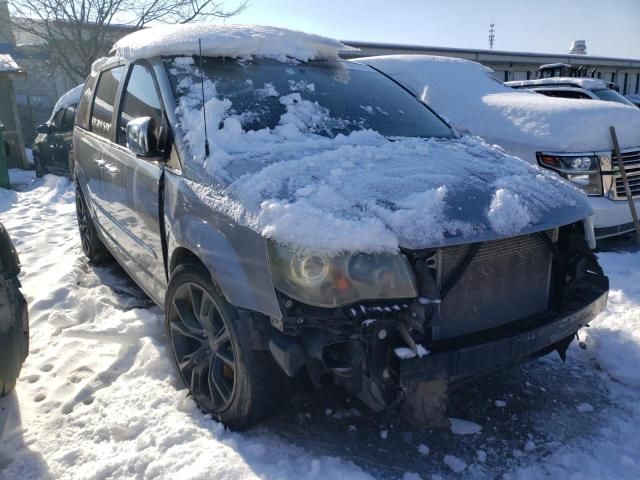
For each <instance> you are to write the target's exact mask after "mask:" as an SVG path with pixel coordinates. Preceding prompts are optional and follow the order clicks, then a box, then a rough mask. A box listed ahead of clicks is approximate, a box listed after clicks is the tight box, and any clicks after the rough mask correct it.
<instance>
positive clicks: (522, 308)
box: [433, 231, 557, 340]
mask: <svg viewBox="0 0 640 480" xmlns="http://www.w3.org/2000/svg"><path fill="white" fill-rule="evenodd" d="M545 234H546V235H548V236H549V237H550V238H551V239H553V240H555V236H556V235H557V231H550V232H547V233H545ZM468 249H469V245H463V246H456V247H447V248H443V249H442V250H440V272H441V273H440V275H439V277H440V278H439V281H440V285H441V286H442V285H443V284H446V282H447V279H448V278H449V277H450V275H451V274H452V272H453V271H454V270H455V269H456V267H457V266H458V265H459V264H460V262H461V261H462V259H463V258H464V256H465V253H466V252H467V250H468ZM551 261H552V256H551V252H550V251H549V248H548V247H547V246H546V245H545V242H544V240H543V239H542V238H541V237H540V234H533V235H525V236H521V237H515V238H510V239H506V240H497V241H492V242H487V243H485V244H484V245H483V246H482V247H480V249H479V250H478V252H477V253H476V255H475V257H474V258H473V260H472V261H471V262H470V264H469V265H468V267H467V269H466V270H465V272H464V274H463V275H462V276H461V277H460V279H459V281H458V282H457V283H456V284H455V286H454V287H453V288H452V289H451V291H450V292H449V293H448V295H447V296H446V298H445V299H444V300H443V302H442V305H441V309H440V318H439V320H438V321H437V325H434V329H433V335H434V340H444V339H448V338H453V337H457V336H460V335H466V334H470V333H474V332H478V331H482V330H486V329H489V328H493V327H497V326H500V325H504V324H506V323H509V322H513V321H515V320H518V319H520V318H523V317H526V316H528V315H530V314H533V313H536V312H539V311H542V310H545V309H546V308H547V305H548V298H549V283H550V279H551Z"/></svg>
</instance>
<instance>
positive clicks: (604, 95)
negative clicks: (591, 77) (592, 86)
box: [592, 88, 635, 107]
mask: <svg viewBox="0 0 640 480" xmlns="http://www.w3.org/2000/svg"><path fill="white" fill-rule="evenodd" d="M592 92H593V93H594V94H595V95H596V97H598V98H599V99H600V100H605V101H607V102H618V103H624V104H625V105H629V106H630V107H635V105H634V104H633V103H632V102H630V101H629V100H627V99H626V98H624V97H623V96H622V95H620V94H619V93H618V92H616V91H615V90H611V89H610V88H603V89H601V90H592Z"/></svg>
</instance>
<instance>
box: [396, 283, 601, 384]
mask: <svg viewBox="0 0 640 480" xmlns="http://www.w3.org/2000/svg"><path fill="white" fill-rule="evenodd" d="M592 294H593V295H592V296H590V297H591V298H589V299H588V301H587V302H586V303H585V305H584V306H583V307H582V308H580V309H578V310H573V311H563V312H554V311H546V312H543V313H541V314H537V315H533V316H531V317H529V318H527V319H522V320H520V321H518V322H516V323H514V324H511V325H505V326H504V327H501V328H497V329H494V330H492V331H488V332H483V333H482V334H480V335H470V336H468V337H465V338H460V339H457V340H456V341H454V342H449V343H448V344H442V345H440V346H439V347H437V348H434V349H432V350H431V353H430V354H429V355H427V356H424V357H422V358H418V357H415V358H411V359H406V360H402V361H401V362H400V384H401V386H403V387H408V386H410V385H412V384H415V383H417V382H420V381H428V380H434V379H440V378H444V379H447V380H448V381H449V382H450V383H460V382H462V381H465V380H469V379H471V378H473V377H477V376H480V375H484V374H487V373H490V372H491V371H494V370H497V369H499V368H502V367H505V366H508V365H511V364H515V363H520V362H523V361H525V360H528V359H530V358H533V357H536V356H539V355H541V354H545V353H548V352H549V351H551V350H553V349H555V346H556V345H560V344H562V342H563V341H567V343H566V344H565V346H566V345H568V342H569V341H570V340H571V339H572V337H573V336H574V335H575V334H576V332H577V331H578V330H579V329H580V328H582V327H584V326H585V325H586V324H588V323H589V322H590V321H591V320H593V319H594V318H595V317H596V316H597V315H598V314H599V313H600V312H602V311H603V310H604V308H605V306H606V304H607V297H608V282H607V284H606V285H602V286H600V288H596V289H594V290H593V292H592Z"/></svg>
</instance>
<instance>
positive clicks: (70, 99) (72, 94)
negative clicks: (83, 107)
mask: <svg viewBox="0 0 640 480" xmlns="http://www.w3.org/2000/svg"><path fill="white" fill-rule="evenodd" d="M83 88H84V83H81V84H80V85H77V86H75V87H73V88H72V89H71V90H69V91H68V92H66V93H65V94H63V95H62V96H61V97H60V98H59V99H58V101H57V102H56V104H55V105H54V107H53V114H52V115H55V113H56V112H57V111H58V110H60V109H61V108H67V107H68V106H70V105H77V104H78V102H80V97H81V96H82V89H83Z"/></svg>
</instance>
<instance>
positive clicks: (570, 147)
mask: <svg viewBox="0 0 640 480" xmlns="http://www.w3.org/2000/svg"><path fill="white" fill-rule="evenodd" d="M357 61H358V62H360V63H366V64H369V65H372V66H374V67H375V68H378V69H380V70H382V71H383V72H385V73H386V74H388V75H390V76H391V77H393V78H395V79H396V80H397V81H399V82H400V83H402V84H404V85H405V86H406V87H407V88H409V89H410V90H412V91H413V92H414V93H415V94H416V95H417V96H419V97H420V98H422V100H423V101H425V103H427V104H428V105H429V106H431V107H432V108H434V110H435V111H436V112H438V113H439V114H441V115H443V116H444V117H445V118H447V120H448V121H449V122H450V123H451V124H452V125H453V126H455V127H456V128H457V129H458V130H460V131H462V132H471V133H472V134H474V135H479V136H480V137H482V138H484V139H485V140H486V141H488V142H489V143H495V144H498V145H501V146H503V147H504V148H507V146H509V147H511V146H522V145H526V146H527V148H532V149H533V150H534V151H536V150H551V151H558V152H584V151H603V150H611V148H612V147H611V137H610V133H609V126H611V125H613V126H615V127H616V130H617V133H618V138H619V140H620V142H621V145H622V146H623V148H625V147H637V146H640V111H638V109H634V108H632V107H630V106H625V105H622V104H618V103H614V102H604V101H600V100H591V101H588V102H580V101H576V100H572V99H566V98H551V97H547V96H544V95H540V94H538V93H534V92H531V91H526V90H514V89H512V88H510V87H506V86H504V85H503V84H502V83H500V82H498V81H497V80H495V79H494V78H493V77H492V76H491V72H492V70H491V69H489V68H487V67H484V66H482V65H480V64H478V63H476V62H471V61H469V60H461V59H448V58H443V57H433V56H426V55H390V56H384V57H370V58H362V59H358V60H357ZM508 150H509V151H512V152H517V153H519V152H520V150H519V149H518V148H508ZM523 158H524V157H523ZM529 160H530V161H531V160H533V161H535V158H533V159H529Z"/></svg>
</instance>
